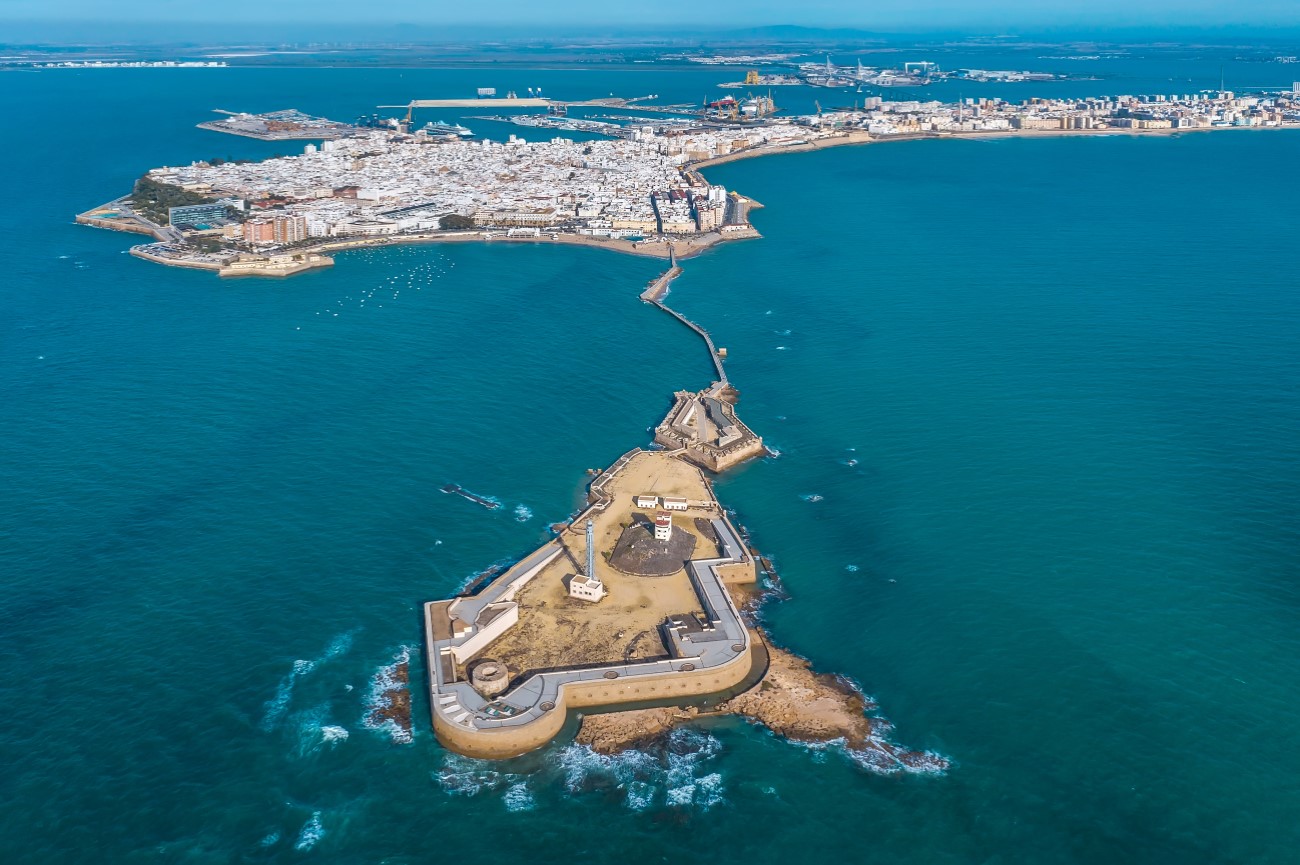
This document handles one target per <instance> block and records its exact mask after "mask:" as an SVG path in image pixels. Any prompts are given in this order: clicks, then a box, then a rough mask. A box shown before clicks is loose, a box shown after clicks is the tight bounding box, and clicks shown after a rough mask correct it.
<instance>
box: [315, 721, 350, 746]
mask: <svg viewBox="0 0 1300 865" xmlns="http://www.w3.org/2000/svg"><path fill="white" fill-rule="evenodd" d="M320 736H321V741H322V742H324V743H325V744H327V745H329V746H330V747H331V748H333V747H336V746H337V745H339V744H340V743H342V742H346V741H347V740H348V731H347V728H346V727H340V726H338V725H336V724H326V725H325V726H324V727H321V728H320Z"/></svg>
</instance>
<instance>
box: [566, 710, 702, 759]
mask: <svg viewBox="0 0 1300 865" xmlns="http://www.w3.org/2000/svg"><path fill="white" fill-rule="evenodd" d="M698 715H699V710H698V709H695V708H687V709H679V708H677V707H676V706H668V707H665V708H660V709H633V710H632V711H630V712H610V713H609V714H606V715H586V716H584V717H583V719H582V726H581V727H580V728H579V729H578V735H577V742H578V744H580V745H588V746H590V747H591V750H593V751H595V752H596V753H598V754H617V753H618V752H620V751H626V750H628V749H630V748H635V747H637V746H639V745H644V744H646V743H647V742H651V741H653V740H655V739H657V738H659V737H660V736H662V735H663V734H665V733H667V732H668V731H669V730H671V729H672V728H673V727H675V726H677V725H678V724H680V723H681V722H683V721H689V720H691V719H692V718H694V717H696V716H698Z"/></svg>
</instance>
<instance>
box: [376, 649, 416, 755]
mask: <svg viewBox="0 0 1300 865" xmlns="http://www.w3.org/2000/svg"><path fill="white" fill-rule="evenodd" d="M410 683H411V656H410V651H409V650H407V649H404V650H403V651H402V652H401V653H400V654H399V655H398V656H397V657H396V658H395V662H394V663H393V664H391V665H389V666H387V667H382V668H380V670H379V672H377V673H376V674H375V676H374V679H373V680H372V682H371V698H370V711H369V712H368V713H367V714H366V718H365V725H366V726H367V727H370V728H372V729H381V730H383V729H386V730H388V731H389V733H390V735H391V736H392V738H393V741H395V742H401V743H407V742H410V741H411V738H412V736H413V731H412V727H411V689H410Z"/></svg>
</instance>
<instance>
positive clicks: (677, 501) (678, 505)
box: [664, 496, 690, 511]
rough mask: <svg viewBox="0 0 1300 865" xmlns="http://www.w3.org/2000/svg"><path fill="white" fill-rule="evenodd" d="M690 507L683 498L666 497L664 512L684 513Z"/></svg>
mask: <svg viewBox="0 0 1300 865" xmlns="http://www.w3.org/2000/svg"><path fill="white" fill-rule="evenodd" d="M688 507H690V505H689V503H688V502H687V501H686V499H685V497H683V496H664V510H666V511H684V510H686V509H687V508H688Z"/></svg>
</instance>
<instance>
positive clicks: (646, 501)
mask: <svg viewBox="0 0 1300 865" xmlns="http://www.w3.org/2000/svg"><path fill="white" fill-rule="evenodd" d="M636 506H637V507H638V508H657V507H659V497H658V496H637V497H636Z"/></svg>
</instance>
